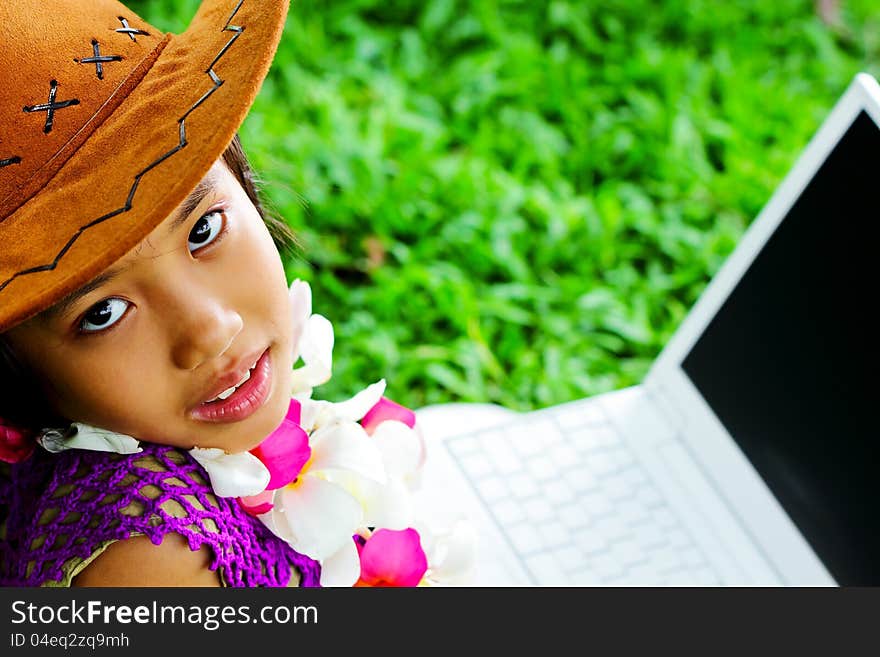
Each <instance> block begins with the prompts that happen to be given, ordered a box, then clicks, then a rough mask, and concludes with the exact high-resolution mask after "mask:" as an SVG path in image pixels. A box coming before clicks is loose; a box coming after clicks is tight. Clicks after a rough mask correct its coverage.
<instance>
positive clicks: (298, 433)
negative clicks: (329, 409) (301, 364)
mask: <svg viewBox="0 0 880 657" xmlns="http://www.w3.org/2000/svg"><path fill="white" fill-rule="evenodd" d="M299 421H300V403H299V402H298V401H297V400H296V399H291V400H290V406H289V407H288V409H287V415H286V416H285V418H284V420H282V421H281V424H280V425H279V426H278V428H277V429H275V431H273V432H272V433H271V434H269V436H268V437H267V438H266V439H265V440H264V441H263V442H261V443H260V444H259V445H257V446H256V447H254V448H253V449H252V450H251V454H253V455H254V456H256V457H257V458H258V459H259V460H260V462H261V463H262V464H263V465H265V466H266V469H268V470H269V483H268V484H267V485H266V490H264V491H263V492H261V493H258V494H256V495H248V496H244V497H240V498H239V503H240V504H241V506H242V508H244V510H245V511H247V512H248V513H250V514H251V515H255V516H256V515H260V514H261V513H266V512H268V511H271V510H272V508H273V506H274V504H273V501H272V500H273V493H272V491H274V490H276V489H278V488H282V487H284V486H286V485H287V484H289V483H290V482H291V481H293V480H294V479H296V477H297V475H299V473H300V472H301V471H302V469H303V466H304V465H305V464H306V463H307V462H308V460H309V458H310V457H311V455H312V449H311V447H309V435H308V434H307V433H306V432H305V431H304V430H303V428H302V427H301V426H299Z"/></svg>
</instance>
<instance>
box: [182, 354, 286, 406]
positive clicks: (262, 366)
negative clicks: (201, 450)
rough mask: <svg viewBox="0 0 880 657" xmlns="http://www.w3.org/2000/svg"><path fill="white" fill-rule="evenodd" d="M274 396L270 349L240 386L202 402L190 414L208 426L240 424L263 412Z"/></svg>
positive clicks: (246, 375) (237, 385) (259, 359)
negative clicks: (211, 423) (260, 410)
mask: <svg viewBox="0 0 880 657" xmlns="http://www.w3.org/2000/svg"><path fill="white" fill-rule="evenodd" d="M271 392H272V359H271V357H270V354H269V349H266V351H264V352H263V354H262V355H261V356H260V357H259V358H258V359H257V362H256V363H255V364H254V366H253V367H252V368H251V369H250V370H249V371H248V373H247V374H245V376H244V377H242V380H241V381H240V382H239V383H238V384H236V385H234V386H233V387H231V388H228V389H227V390H224V391H223V392H221V393H220V394H219V395H218V396H217V397H216V398H215V399H212V400H211V401H206V402H202V403H201V404H199V405H198V406H196V407H195V408H194V409H193V410H192V411H191V412H190V414H191V416H192V417H193V419H195V420H202V421H204V422H238V421H240V420H243V419H245V418H246V417H249V416H251V415H253V414H254V413H256V412H257V411H258V410H259V409H260V408H262V406H263V404H265V403H266V400H267V399H268V398H269V395H270V393H271Z"/></svg>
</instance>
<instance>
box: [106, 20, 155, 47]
mask: <svg viewBox="0 0 880 657" xmlns="http://www.w3.org/2000/svg"><path fill="white" fill-rule="evenodd" d="M116 18H118V19H119V22H120V23H122V27H117V28H116V29H115V30H114V31H115V32H119V33H120V34H127V35H128V38H129V39H131V40H132V41H137V39H135V38H134V35H135V34H140V35H142V36H150V33H149V32H144V31H143V30H139V29H137V28H134V27H132V26H131V25H129V24H128V20H126V19H125V18H124V17H123V16H117V17H116Z"/></svg>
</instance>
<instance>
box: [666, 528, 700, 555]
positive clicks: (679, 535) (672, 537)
mask: <svg viewBox="0 0 880 657" xmlns="http://www.w3.org/2000/svg"><path fill="white" fill-rule="evenodd" d="M666 538H668V539H669V542H670V543H671V544H672V547H674V548H678V549H679V550H683V549H684V548H686V547H690V546H692V545H693V544H694V543H693V541H692V540H691V537H690V536H689V535H688V534H687V533H685V532H684V531H683V530H681V529H673V530H672V531H669V532H667V533H666Z"/></svg>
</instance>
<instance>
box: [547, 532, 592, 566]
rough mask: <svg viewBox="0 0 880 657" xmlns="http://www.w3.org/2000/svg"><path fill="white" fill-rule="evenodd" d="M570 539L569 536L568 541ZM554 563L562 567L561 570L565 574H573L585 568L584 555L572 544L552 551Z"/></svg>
mask: <svg viewBox="0 0 880 657" xmlns="http://www.w3.org/2000/svg"><path fill="white" fill-rule="evenodd" d="M570 539H571V537H570V536H569V540H570ZM553 554H554V556H555V557H556V561H557V562H558V563H560V564H561V565H562V569H563V570H564V571H565V572H567V573H573V572H576V571H578V570H582V569H583V568H584V567H585V566H586V563H587V562H586V559H585V558H584V553H583V552H581V550H580V549H579V548H578V547H577V546H576V545H574V544H572V543H569V544H568V545H564V546H562V547H559V548H556V549H555V550H554V551H553Z"/></svg>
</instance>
